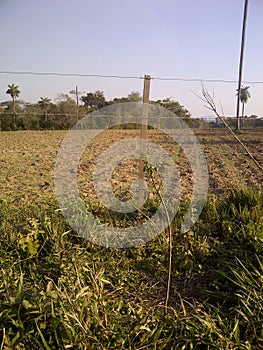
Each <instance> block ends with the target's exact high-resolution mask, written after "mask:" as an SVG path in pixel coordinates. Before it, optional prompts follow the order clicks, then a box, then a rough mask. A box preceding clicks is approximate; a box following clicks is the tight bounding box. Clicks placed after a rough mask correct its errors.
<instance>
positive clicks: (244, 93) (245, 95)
mask: <svg viewBox="0 0 263 350" xmlns="http://www.w3.org/2000/svg"><path fill="white" fill-rule="evenodd" d="M248 89H249V86H242V87H241V90H240V102H241V103H242V119H243V118H244V111H245V104H246V103H247V102H248V99H249V98H250V97H251V95H250V92H249V91H248Z"/></svg>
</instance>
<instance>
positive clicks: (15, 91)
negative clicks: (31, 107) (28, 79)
mask: <svg viewBox="0 0 263 350" xmlns="http://www.w3.org/2000/svg"><path fill="white" fill-rule="evenodd" d="M6 94H9V95H10V96H11V97H12V100H13V115H14V125H16V108H15V99H16V98H17V97H18V96H19V94H20V90H19V86H17V85H15V84H10V85H8V89H7V90H6Z"/></svg>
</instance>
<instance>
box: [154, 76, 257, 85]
mask: <svg viewBox="0 0 263 350" xmlns="http://www.w3.org/2000/svg"><path fill="white" fill-rule="evenodd" d="M152 79H155V80H164V81H185V82H198V83H229V84H236V83H237V80H229V79H202V78H161V77H156V78H152ZM243 83H245V84H263V81H245V80H244V81H243Z"/></svg>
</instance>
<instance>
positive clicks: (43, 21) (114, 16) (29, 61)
mask: <svg viewBox="0 0 263 350" xmlns="http://www.w3.org/2000/svg"><path fill="white" fill-rule="evenodd" d="M243 5H244V1H243V0H221V1H217V0H162V1H161V0H159V1H157V0H140V1H139V0H133V1H131V0H130V1H128V0H108V1H107V0H96V1H91V0H23V1H22V0H0V43H1V58H0V71H35V72H61V73H84V74H102V75H124V76H138V77H141V76H143V75H144V74H150V75H151V76H152V77H175V78H178V77H179V78H181V77H182V78H201V79H227V80H237V77H238V62H239V53H240V42H241V29H242V19H243ZM262 37H263V0H249V10H248V19H247V37H246V49H245V62H244V72H243V80H247V81H263V65H262V62H263V45H262ZM10 83H15V84H17V85H19V87H20V90H21V95H20V98H21V99H23V100H25V101H29V102H37V101H38V100H39V98H40V97H41V96H48V97H50V98H51V99H53V100H54V98H55V97H56V95H57V94H58V93H68V92H69V91H70V90H72V89H74V87H75V86H76V85H78V88H79V90H80V91H86V92H88V91H95V90H103V91H104V93H105V96H106V98H107V99H110V98H113V97H121V96H127V95H128V94H129V93H130V92H131V91H135V90H137V91H140V92H142V86H143V81H142V80H140V79H130V80H129V79H106V78H82V77H51V76H41V77H40V76H31V75H30V76H25V75H7V74H0V101H4V100H7V99H8V96H7V95H6V94H5V91H6V89H7V85H8V84H10ZM248 85H249V86H250V92H251V96H252V98H251V99H250V101H249V102H248V104H247V106H246V113H247V114H248V115H250V114H257V115H259V116H263V98H262V97H263V96H262V92H263V84H248ZM207 88H208V90H209V91H211V92H212V91H214V96H215V101H216V103H218V105H219V106H220V103H222V105H223V108H224V113H225V114H226V115H234V114H235V109H236V107H235V103H236V97H235V93H236V91H235V90H236V88H237V84H221V83H220V84H214V83H208V84H207ZM192 90H193V91H195V92H196V93H197V94H200V93H201V85H200V83H190V82H187V83H186V82H177V81H176V82H175V81H173V82H172V81H159V80H154V79H153V80H152V83H151V99H158V98H165V97H172V98H174V99H175V100H178V101H179V102H180V103H181V104H182V105H184V106H185V107H186V108H187V109H188V110H189V111H190V112H191V113H192V115H193V116H205V115H211V112H210V111H208V110H207V109H206V108H204V106H203V103H202V102H201V101H200V100H198V99H197V98H196V97H195V96H194V94H193V92H192ZM219 110H220V111H221V108H220V107H219Z"/></svg>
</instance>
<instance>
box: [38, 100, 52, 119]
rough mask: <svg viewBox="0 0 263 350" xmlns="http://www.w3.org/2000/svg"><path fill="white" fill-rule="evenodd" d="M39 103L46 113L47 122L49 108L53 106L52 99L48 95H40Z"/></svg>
mask: <svg viewBox="0 0 263 350" xmlns="http://www.w3.org/2000/svg"><path fill="white" fill-rule="evenodd" d="M38 104H39V106H40V107H41V108H42V109H43V111H44V114H45V122H47V115H48V109H49V107H50V106H51V99H50V98H48V97H40V100H39V101H38Z"/></svg>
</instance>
